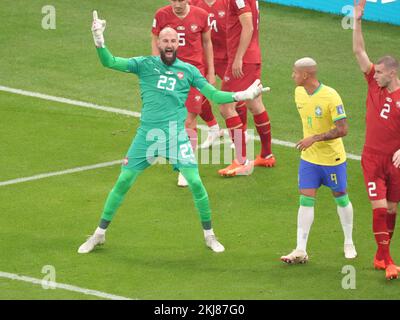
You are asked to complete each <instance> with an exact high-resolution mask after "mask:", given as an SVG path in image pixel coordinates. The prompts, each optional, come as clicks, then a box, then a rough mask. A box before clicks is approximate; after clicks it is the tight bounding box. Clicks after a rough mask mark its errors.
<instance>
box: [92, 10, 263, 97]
mask: <svg viewBox="0 0 400 320" xmlns="http://www.w3.org/2000/svg"><path fill="white" fill-rule="evenodd" d="M105 28H106V21H105V20H101V19H99V18H98V15H97V11H93V24H92V33H93V40H94V43H95V45H96V50H97V53H98V55H99V58H100V61H101V63H102V64H103V66H105V67H107V68H110V69H114V70H118V71H122V72H131V73H135V74H137V75H138V76H139V77H141V72H140V70H141V69H143V70H144V69H147V68H150V70H148V72H147V73H146V76H147V81H150V82H151V83H149V86H151V87H153V86H154V90H157V91H162V92H164V91H165V90H167V91H175V92H177V91H181V92H177V94H186V95H187V92H186V89H187V88H186V87H185V85H184V83H185V82H187V84H188V85H189V86H192V87H197V88H198V89H199V90H200V92H201V93H202V94H203V95H204V96H206V97H207V98H208V99H210V100H212V101H213V102H215V103H217V104H223V103H230V102H234V101H245V100H252V99H255V98H257V97H258V96H259V95H260V94H261V93H262V92H267V91H269V90H270V89H269V88H263V86H262V85H261V81H260V80H256V81H255V82H254V83H253V84H252V85H251V86H250V87H248V88H247V89H246V90H244V91H240V92H226V91H220V90H217V89H216V88H215V87H214V86H212V85H211V84H209V83H208V82H207V80H206V79H205V78H204V77H203V76H202V75H201V73H200V71H199V70H198V69H197V68H196V67H194V66H192V65H190V64H187V63H184V62H182V61H180V60H179V59H177V58H176V52H177V50H178V47H179V42H178V35H177V33H176V31H175V30H174V29H172V28H164V29H163V30H162V31H161V32H160V34H159V38H158V43H157V45H158V50H159V52H160V56H157V57H156V56H149V57H138V58H130V59H127V58H121V57H115V56H113V55H112V53H111V52H110V51H109V50H108V48H107V47H106V46H105V41H104V30H105ZM142 65H143V68H141V66H142ZM166 69H168V70H166ZM162 70H165V72H164V73H165V74H166V75H170V76H169V77H168V76H165V75H163V74H162V73H163V72H162ZM185 73H186V74H185ZM162 77H164V78H165V79H164V80H163V78H162ZM180 77H182V78H180ZM153 78H154V79H153ZM153 80H154V81H153ZM169 81H171V83H170V84H169ZM153 94H154V92H153Z"/></svg>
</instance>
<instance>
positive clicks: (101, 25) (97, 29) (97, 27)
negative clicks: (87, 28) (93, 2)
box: [92, 10, 106, 48]
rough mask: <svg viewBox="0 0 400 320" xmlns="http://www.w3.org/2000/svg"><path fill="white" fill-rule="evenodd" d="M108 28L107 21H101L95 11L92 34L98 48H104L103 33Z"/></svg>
mask: <svg viewBox="0 0 400 320" xmlns="http://www.w3.org/2000/svg"><path fill="white" fill-rule="evenodd" d="M105 28H106V20H100V19H99V18H98V16H97V11H96V10H94V11H93V24H92V33H93V40H94V43H95V45H96V47H98V48H103V47H104V36H103V32H104V30H105Z"/></svg>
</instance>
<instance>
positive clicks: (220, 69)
mask: <svg viewBox="0 0 400 320" xmlns="http://www.w3.org/2000/svg"><path fill="white" fill-rule="evenodd" d="M227 67H228V62H227V61H226V60H215V61H214V69H215V74H216V75H217V76H218V78H220V79H221V80H224V77H225V73H226V69H227Z"/></svg>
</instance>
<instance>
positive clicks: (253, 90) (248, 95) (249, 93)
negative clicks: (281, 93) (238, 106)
mask: <svg viewBox="0 0 400 320" xmlns="http://www.w3.org/2000/svg"><path fill="white" fill-rule="evenodd" d="M268 91H271V88H269V87H265V88H263V86H262V84H261V81H260V79H257V80H256V81H254V82H253V84H252V85H251V86H250V87H248V88H247V89H246V90H244V91H239V92H236V93H234V95H233V99H234V100H235V101H245V100H253V99H255V98H257V97H258V96H259V95H260V94H261V93H263V92H268Z"/></svg>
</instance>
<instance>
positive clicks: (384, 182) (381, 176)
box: [361, 148, 400, 202]
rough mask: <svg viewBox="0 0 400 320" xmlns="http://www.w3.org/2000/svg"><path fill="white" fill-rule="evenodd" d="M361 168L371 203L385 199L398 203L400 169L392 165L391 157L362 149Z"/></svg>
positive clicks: (399, 197)
mask: <svg viewBox="0 0 400 320" xmlns="http://www.w3.org/2000/svg"><path fill="white" fill-rule="evenodd" d="M361 166H362V168H363V173H364V181H365V186H366V188H367V191H368V197H369V199H370V200H371V201H372V200H382V199H387V200H388V201H391V202H400V169H399V168H396V167H395V166H394V165H393V162H392V156H391V155H382V154H377V153H376V152H372V150H371V151H369V150H368V149H366V148H364V151H363V153H362V157H361Z"/></svg>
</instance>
